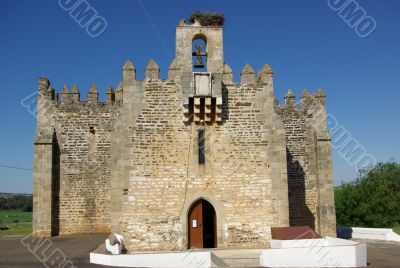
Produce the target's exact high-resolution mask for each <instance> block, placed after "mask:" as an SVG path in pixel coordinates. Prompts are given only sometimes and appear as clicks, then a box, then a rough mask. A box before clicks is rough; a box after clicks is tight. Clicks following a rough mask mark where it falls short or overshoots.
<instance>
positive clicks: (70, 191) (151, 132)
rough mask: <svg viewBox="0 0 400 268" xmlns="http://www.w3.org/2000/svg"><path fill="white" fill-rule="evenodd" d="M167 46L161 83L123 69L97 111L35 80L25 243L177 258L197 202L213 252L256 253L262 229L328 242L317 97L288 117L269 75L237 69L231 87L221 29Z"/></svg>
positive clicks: (329, 212) (184, 34)
mask: <svg viewBox="0 0 400 268" xmlns="http://www.w3.org/2000/svg"><path fill="white" fill-rule="evenodd" d="M197 38H200V39H202V40H203V39H205V40H206V41H207V42H206V44H207V62H208V66H207V70H208V72H209V73H210V79H211V81H210V87H211V88H210V89H212V90H210V92H212V93H210V95H209V96H206V97H204V96H198V95H196V86H198V85H196V84H195V83H194V81H195V78H194V76H195V75H196V73H194V72H193V70H192V67H191V63H192V55H191V53H192V47H191V44H192V40H193V39H197ZM176 45H177V49H176V52H177V53H176V58H175V59H174V60H173V62H172V63H171V65H170V67H169V72H168V79H167V80H161V79H160V78H159V71H160V70H159V67H158V65H157V63H156V62H155V61H154V60H150V62H149V64H148V66H147V67H146V69H145V74H146V77H145V79H144V80H138V79H137V77H136V69H135V67H134V65H133V64H132V62H130V61H127V62H126V63H125V64H124V66H123V70H122V81H121V83H120V84H119V85H118V86H117V87H116V90H115V91H114V90H113V89H112V88H111V87H110V88H108V89H107V92H106V94H107V96H106V102H104V103H103V102H99V101H98V91H97V88H96V86H95V85H93V86H92V87H91V88H90V90H89V93H88V98H87V101H81V100H80V93H79V90H78V87H77V86H73V88H72V90H71V91H69V89H68V87H67V86H65V87H64V88H63V90H62V92H61V98H59V96H58V95H57V94H56V93H55V91H54V90H53V89H52V88H51V86H50V82H49V81H48V80H47V79H46V78H40V79H39V109H38V124H37V133H36V139H35V156H34V157H35V169H34V220H33V229H34V234H36V235H58V234H60V235H62V234H77V233H89V232H109V231H114V232H119V233H122V235H123V236H124V238H125V244H126V246H127V248H128V250H130V251H135V250H173V249H182V248H186V245H187V240H188V235H189V234H188V224H189V222H188V213H189V210H190V208H191V206H192V204H193V203H195V202H196V201H197V200H199V199H204V200H207V201H208V202H209V203H210V204H211V205H212V206H213V207H214V209H215V212H216V222H215V224H216V232H215V236H216V241H217V243H216V245H217V247H218V248H252V247H265V246H267V245H268V243H269V240H270V239H271V227H274V226H289V225H309V226H312V227H313V228H315V229H316V230H317V231H319V232H321V233H322V234H323V235H334V230H335V229H334V228H335V213H334V203H333V189H332V159H331V151H330V150H331V149H330V146H331V145H330V139H329V135H328V131H327V128H326V122H325V117H326V115H325V96H324V94H323V92H322V91H318V94H316V95H310V94H308V93H307V94H308V95H307V94H303V97H302V103H301V104H299V105H297V104H296V103H295V102H296V101H295V97H294V94H293V93H289V94H287V96H286V97H285V105H282V106H280V105H278V104H277V103H276V99H275V96H274V93H273V71H272V69H271V67H270V66H269V65H265V66H264V67H263V68H262V70H260V72H259V73H258V76H256V74H255V72H254V70H253V69H252V68H251V66H250V65H246V66H245V67H244V68H243V70H242V73H241V79H240V81H241V82H240V83H235V82H233V72H232V69H231V68H230V67H229V66H228V65H227V64H224V61H223V45H222V27H215V26H213V27H204V26H200V25H198V24H196V25H186V24H184V23H181V24H180V25H179V26H178V27H177V40H176ZM202 86H204V85H202ZM196 98H197V99H196ZM207 115H210V116H211V117H207ZM203 116H204V117H203ZM200 130H203V131H204V133H205V134H204V135H205V137H204V138H205V141H204V144H205V148H204V152H205V163H204V164H202V163H199V143H198V133H199V131H200Z"/></svg>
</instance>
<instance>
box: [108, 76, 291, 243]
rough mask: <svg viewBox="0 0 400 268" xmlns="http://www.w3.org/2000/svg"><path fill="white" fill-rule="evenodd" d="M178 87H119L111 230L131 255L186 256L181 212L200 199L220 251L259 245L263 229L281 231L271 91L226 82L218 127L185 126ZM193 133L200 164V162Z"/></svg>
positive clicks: (278, 136) (282, 156) (281, 138)
mask: <svg viewBox="0 0 400 268" xmlns="http://www.w3.org/2000/svg"><path fill="white" fill-rule="evenodd" d="M253 75H254V73H253ZM253 81H256V79H255V76H254V80H253ZM180 85H181V83H180V81H179V77H177V79H176V80H167V81H162V80H159V79H154V78H152V79H145V80H143V81H126V83H125V84H124V108H123V109H121V113H120V114H119V116H118V118H117V119H116V122H115V124H116V125H117V128H116V132H115V133H114V134H113V137H114V140H115V145H116V146H117V147H118V148H121V149H122V148H124V149H123V151H122V152H121V151H120V155H119V156H112V157H113V158H115V162H113V163H115V164H116V166H115V168H114V167H113V170H114V169H115V172H112V181H114V180H116V181H117V180H118V177H119V178H120V180H121V181H120V182H119V183H114V182H113V183H114V185H115V189H116V192H115V193H113V196H112V198H115V199H116V200H122V202H123V207H122V211H121V212H120V213H118V214H117V213H116V214H115V218H116V219H117V220H118V222H117V223H115V224H114V225H113V226H116V228H119V227H118V226H122V229H120V231H122V233H123V235H124V237H125V243H126V246H127V248H128V249H129V250H160V249H161V250H162V249H164V250H171V249H174V248H175V249H177V248H185V247H186V243H187V241H186V239H187V213H188V210H189V208H190V205H191V204H193V203H194V202H195V201H196V200H198V199H199V198H204V199H206V200H208V201H209V202H210V203H211V204H212V205H213V206H214V208H215V210H216V213H217V229H218V230H217V243H218V247H219V248H227V247H229V248H235V247H240V248H245V247H249V248H251V247H262V246H266V245H267V244H268V242H269V240H270V227H271V226H287V225H288V223H289V222H288V205H287V202H288V201H287V181H286V178H287V177H286V176H287V175H286V149H285V143H286V141H285V130H284V126H283V124H282V122H280V121H279V120H278V115H277V114H276V113H275V110H274V109H275V108H274V105H273V102H274V97H273V93H272V86H271V85H267V84H265V85H263V84H259V85H255V84H246V83H242V84H234V83H230V84H226V85H225V87H224V89H223V108H222V109H223V112H222V113H223V116H222V122H221V123H217V122H213V123H210V124H206V123H204V122H203V123H201V122H199V123H195V122H190V123H185V122H184V120H183V107H184V105H183V104H184V101H185V100H184V97H185V96H184V95H183V93H182V90H181V88H180ZM138 100H140V105H133V104H134V103H136V102H137V101H138ZM130 106H132V107H131V108H129V107H130ZM133 106H134V107H136V109H134V108H133ZM200 129H204V130H205V139H206V140H205V143H206V148H205V155H206V163H205V165H199V164H198V148H197V144H198V141H197V138H198V131H199V130H200ZM113 150H114V149H113ZM115 152H118V150H115ZM121 155H122V156H123V157H121ZM129 165H130V168H129ZM121 170H123V171H121ZM121 172H123V173H121ZM121 174H124V175H125V176H122V177H121V176H120V175H121ZM121 178H122V179H121ZM120 196H123V197H122V198H120ZM117 203H118V202H116V203H115V205H117ZM112 219H114V217H112Z"/></svg>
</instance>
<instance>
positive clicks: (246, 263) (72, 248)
mask: <svg viewBox="0 0 400 268" xmlns="http://www.w3.org/2000/svg"><path fill="white" fill-rule="evenodd" d="M105 237H106V235H105V234H96V235H79V236H64V237H54V238H51V239H50V240H49V241H47V243H48V246H49V248H48V249H47V250H43V249H45V248H46V247H43V248H40V249H39V250H37V251H36V252H38V253H37V256H35V255H34V254H32V253H31V252H29V250H28V248H27V247H26V246H25V245H26V242H27V240H22V238H21V237H0V267H1V268H3V267H17V268H18V267H41V268H44V267H46V266H45V265H44V264H43V263H42V262H40V260H39V259H40V258H41V257H40V256H41V255H45V256H46V255H48V254H49V252H50V253H51V252H53V251H54V250H56V249H59V250H60V251H61V252H63V253H64V254H65V255H66V258H67V259H68V260H69V261H71V262H73V264H74V265H75V266H76V267H79V268H81V267H104V266H100V265H93V264H90V263H89V251H91V250H93V249H94V248H96V247H97V246H98V245H99V244H100V243H102V242H103V240H104V238H105ZM21 241H22V242H24V243H25V245H24V244H23V243H22V242H21ZM35 244H36V243H35V242H32V243H31V245H32V246H33V245H35ZM367 244H368V263H369V265H368V267H369V268H378V267H379V268H380V267H382V268H399V267H400V243H394V242H393V243H392V242H381V241H379V242H378V241H367ZM57 252H59V251H57ZM212 252H213V258H212V260H213V263H214V264H215V265H216V266H218V267H257V266H258V263H259V250H256V249H252V250H240V251H237V250H213V251H212ZM54 256H56V255H54ZM60 256H61V255H60ZM38 258H39V259H38ZM57 263H60V262H57ZM46 264H47V265H48V266H47V267H57V266H52V265H51V262H47V263H46ZM69 267H71V266H68V265H66V266H64V268H69Z"/></svg>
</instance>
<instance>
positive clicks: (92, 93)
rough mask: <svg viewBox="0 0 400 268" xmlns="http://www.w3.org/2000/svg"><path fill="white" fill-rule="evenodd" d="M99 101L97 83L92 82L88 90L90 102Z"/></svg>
mask: <svg viewBox="0 0 400 268" xmlns="http://www.w3.org/2000/svg"><path fill="white" fill-rule="evenodd" d="M98 101H99V92H98V91H97V86H96V84H92V86H91V87H90V89H89V92H88V98H87V102H88V103H97V102H98Z"/></svg>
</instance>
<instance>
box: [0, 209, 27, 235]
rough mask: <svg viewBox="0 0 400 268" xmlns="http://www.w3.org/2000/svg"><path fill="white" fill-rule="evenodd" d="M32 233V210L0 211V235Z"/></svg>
mask: <svg viewBox="0 0 400 268" xmlns="http://www.w3.org/2000/svg"><path fill="white" fill-rule="evenodd" d="M30 233H32V212H22V211H6V210H2V211H0V236H8V235H28V234H30Z"/></svg>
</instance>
